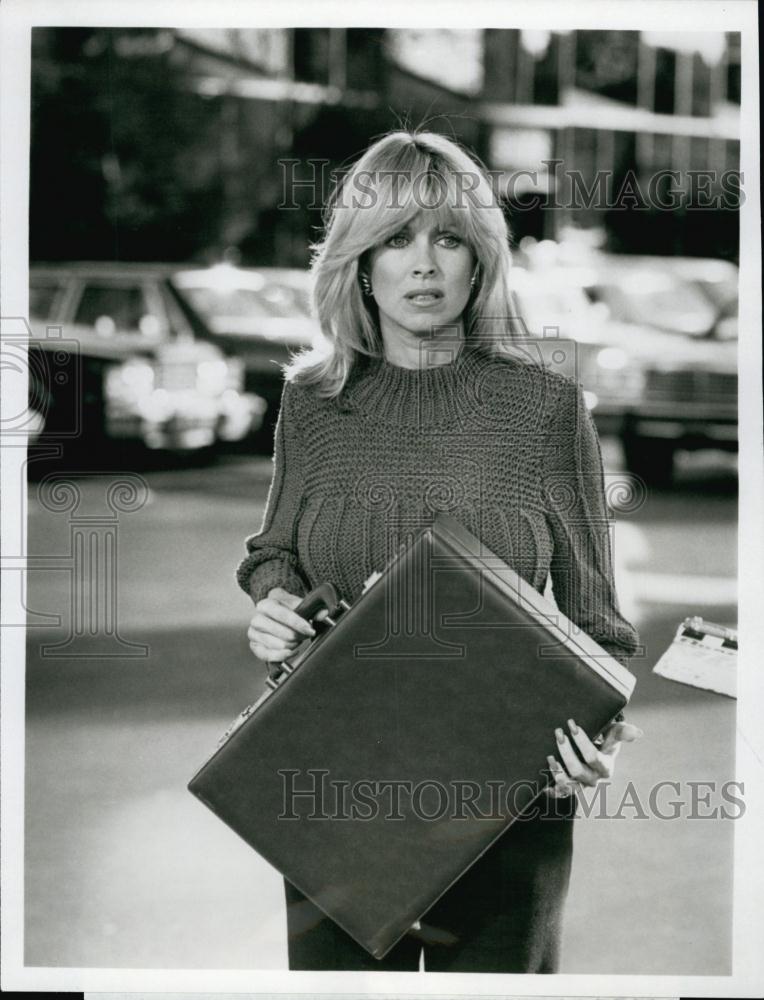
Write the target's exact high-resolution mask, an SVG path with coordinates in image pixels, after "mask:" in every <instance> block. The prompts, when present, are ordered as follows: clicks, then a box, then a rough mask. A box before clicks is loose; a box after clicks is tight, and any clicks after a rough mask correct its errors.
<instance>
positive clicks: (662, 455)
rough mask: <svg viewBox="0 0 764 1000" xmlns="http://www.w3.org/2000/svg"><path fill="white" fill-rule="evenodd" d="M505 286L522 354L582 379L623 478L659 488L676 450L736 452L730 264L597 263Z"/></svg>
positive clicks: (525, 276) (733, 272)
mask: <svg viewBox="0 0 764 1000" xmlns="http://www.w3.org/2000/svg"><path fill="white" fill-rule="evenodd" d="M716 265H719V266H718V267H717V266H716ZM512 287H513V294H514V296H515V301H516V303H517V308H518V313H519V315H520V317H521V319H522V322H523V323H524V324H525V327H526V329H527V332H528V333H529V334H531V335H532V336H533V337H535V338H537V339H535V340H531V341H530V346H529V348H527V350H529V351H532V352H535V353H536V354H537V355H538V356H539V358H538V359H539V360H541V361H542V362H543V363H545V364H552V363H553V364H555V365H556V366H557V367H558V368H559V367H562V370H565V371H566V372H567V373H568V374H572V375H574V377H576V378H578V379H580V381H581V382H582V384H583V386H584V389H585V398H586V400H587V404H588V405H589V407H590V409H591V411H592V415H593V417H594V419H595V422H596V424H597V426H598V428H599V430H600V432H601V433H603V434H615V435H617V436H618V437H619V438H620V439H621V442H622V445H623V449H624V456H625V460H626V464H627V467H628V468H629V470H630V471H632V472H634V473H635V474H637V475H639V476H640V477H642V478H643V479H644V480H645V481H646V482H648V483H651V484H655V485H658V484H663V485H666V484H668V483H669V482H670V481H671V477H672V474H673V464H674V454H675V452H676V450H677V449H678V448H686V449H695V448H704V447H716V448H723V449H725V450H735V449H736V448H737V319H736V317H737V269H736V268H735V267H734V265H732V264H728V263H727V262H725V261H691V260H685V259H679V260H677V259H675V258H670V259H668V260H667V261H664V260H663V259H661V258H631V257H615V256H614V255H605V254H597V255H595V256H594V257H591V256H590V257H587V258H586V259H585V260H583V261H582V262H581V263H580V265H579V266H575V267H569V266H565V267H554V266H551V267H550V266H547V267H545V268H544V269H540V270H538V271H534V270H532V269H524V268H515V269H514V270H513V275H512ZM558 343H561V345H562V347H563V350H562V352H561V351H560V350H559V348H558V346H557V345H558ZM560 360H562V366H561V364H560Z"/></svg>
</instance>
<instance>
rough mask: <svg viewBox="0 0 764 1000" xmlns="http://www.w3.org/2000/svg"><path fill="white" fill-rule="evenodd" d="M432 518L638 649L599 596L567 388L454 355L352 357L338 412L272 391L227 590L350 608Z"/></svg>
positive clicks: (611, 648)
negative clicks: (330, 601) (320, 594)
mask: <svg viewBox="0 0 764 1000" xmlns="http://www.w3.org/2000/svg"><path fill="white" fill-rule="evenodd" d="M440 511H446V512H448V513H450V514H452V515H453V516H454V517H456V518H457V519H458V520H460V521H461V522H462V523H463V524H464V526H465V527H466V528H467V529H468V530H469V531H471V532H472V533H473V534H475V535H476V536H477V537H478V538H481V539H482V540H483V542H484V543H485V545H486V546H487V547H488V549H490V550H491V551H493V552H494V553H495V554H496V555H497V556H499V557H501V558H502V559H503V560H504V561H505V562H506V563H507V564H508V565H510V566H511V567H512V568H513V569H514V570H515V571H516V572H517V573H519V574H520V575H521V576H522V577H524V578H525V579H526V580H527V581H528V582H529V583H531V584H532V586H534V587H535V588H536V589H537V590H539V592H541V593H543V592H544V589H545V586H546V582H547V579H548V576H549V574H550V573H551V579H552V588H553V593H554V597H555V600H556V602H557V605H558V607H559V608H560V610H561V611H562V612H563V614H565V615H566V616H567V617H568V618H570V619H571V620H572V621H573V622H574V623H575V624H576V625H578V626H579V627H580V628H581V629H583V630H584V631H585V632H587V633H588V634H589V635H590V636H591V637H592V638H593V639H595V640H596V641H597V642H599V643H600V644H601V645H602V646H603V647H604V648H605V649H606V650H607V651H608V652H609V653H611V654H612V655H613V656H615V657H616V658H617V659H619V660H620V661H621V662H622V663H625V661H626V660H627V658H628V657H629V656H630V655H632V654H633V653H634V652H635V650H636V647H637V644H638V637H637V633H636V631H635V629H634V627H633V626H632V625H631V624H630V623H629V622H628V621H627V620H626V619H625V618H624V617H623V616H622V614H621V613H620V611H619V608H618V601H617V597H616V593H615V587H614V583H613V574H612V565H611V549H610V534H609V528H610V523H611V522H610V518H609V514H608V508H607V504H606V501H605V491H604V477H603V471H602V455H601V451H600V446H599V439H598V437H597V432H596V429H595V427H594V423H593V421H592V418H591V415H590V414H589V411H588V409H587V407H586V405H585V403H584V399H583V392H582V389H581V386H580V384H579V383H577V382H575V381H574V380H572V379H570V378H568V377H566V376H563V375H560V374H557V373H555V372H552V371H549V370H547V369H545V368H543V367H541V366H536V365H531V364H526V363H523V362H520V361H518V360H515V359H512V358H509V357H501V358H497V357H495V356H492V355H489V354H488V353H487V352H486V351H484V350H483V349H481V348H478V347H475V346H473V345H466V346H465V347H464V348H463V350H462V351H461V352H460V354H459V355H458V357H457V358H456V360H454V361H452V362H451V363H449V364H446V365H440V366H437V367H431V368H423V369H407V368H402V367H399V366H397V365H394V364H391V363H390V362H388V361H387V360H385V359H381V358H376V359H368V358H364V359H361V360H360V361H359V362H358V364H357V365H356V366H355V368H354V370H353V372H352V373H351V377H350V379H349V380H348V383H347V384H346V386H345V389H344V390H343V393H342V394H341V396H340V398H339V399H338V400H331V401H327V400H322V399H320V398H319V397H318V395H317V394H316V393H315V391H314V390H312V389H310V388H309V387H304V386H300V385H296V384H291V383H288V384H286V385H285V387H284V393H283V397H282V407H281V414H280V416H279V420H278V424H277V428H276V436H275V448H274V472H273V480H272V483H271V489H270V492H269V495H268V501H267V505H266V511H265V516H264V518H263V524H262V527H261V530H260V531H259V532H258V533H257V534H254V535H251V536H250V537H249V538H248V539H247V540H246V546H247V551H248V555H247V556H246V558H245V559H244V560H243V561H242V563H241V564H240V566H239V569H238V573H237V576H238V581H239V584H240V586H241V587H242V588H243V589H244V590H245V591H246V592H247V593H248V594H250V595H251V597H252V599H253V600H254V601H258V600H259V599H261V598H262V597H265V596H266V595H267V593H268V591H269V590H271V589H272V588H273V587H283V588H284V589H285V590H288V591H289V592H290V593H293V594H298V595H301V596H302V595H303V594H305V593H307V591H308V590H309V589H311V588H312V587H314V586H316V585H317V584H318V583H321V582H323V581H329V582H331V583H333V584H334V585H335V587H336V588H337V590H338V592H339V593H340V595H341V596H342V597H344V598H345V599H346V600H347V601H349V602H351V603H352V602H353V601H355V600H356V599H357V598H358V597H359V596H360V594H361V591H362V588H363V583H364V581H365V580H366V578H367V577H368V576H369V575H370V574H371V573H372V572H373V571H374V570H381V569H382V568H383V567H384V566H385V565H386V564H387V562H388V561H389V560H390V558H391V557H392V556H393V555H394V554H395V552H396V551H397V549H398V547H399V546H400V544H402V542H404V541H405V540H406V538H407V537H408V536H409V535H410V534H412V533H414V532H416V531H417V530H418V529H420V528H421V527H423V526H425V525H427V524H430V523H432V521H433V519H434V518H435V516H436V514H437V513H438V512H440Z"/></svg>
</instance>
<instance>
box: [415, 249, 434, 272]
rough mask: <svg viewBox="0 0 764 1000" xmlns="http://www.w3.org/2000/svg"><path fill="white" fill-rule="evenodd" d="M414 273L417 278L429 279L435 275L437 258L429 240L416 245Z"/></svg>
mask: <svg viewBox="0 0 764 1000" xmlns="http://www.w3.org/2000/svg"><path fill="white" fill-rule="evenodd" d="M412 273H413V274H414V276H415V277H417V278H428V277H430V276H431V275H433V274H434V273H435V258H434V256H433V252H432V245H431V243H430V241H429V240H423V241H421V242H419V243H417V244H416V256H415V258H414V266H413V268H412Z"/></svg>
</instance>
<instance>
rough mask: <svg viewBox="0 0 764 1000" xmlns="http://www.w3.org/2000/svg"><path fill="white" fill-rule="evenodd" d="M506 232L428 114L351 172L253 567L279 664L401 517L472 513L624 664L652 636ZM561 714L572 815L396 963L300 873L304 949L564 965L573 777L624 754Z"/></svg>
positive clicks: (465, 519) (247, 580) (285, 407)
mask: <svg viewBox="0 0 764 1000" xmlns="http://www.w3.org/2000/svg"><path fill="white" fill-rule="evenodd" d="M509 267H510V255H509V237H508V232H507V226H506V222H505V219H504V215H503V212H502V210H501V208H500V206H499V205H498V203H497V201H496V199H495V197H494V195H493V192H492V189H491V186H490V184H489V181H488V179H487V177H486V174H485V172H484V171H483V169H482V168H481V166H479V165H478V163H477V162H475V161H474V160H473V159H472V158H471V157H470V156H468V155H467V154H466V153H465V152H464V151H463V150H462V149H461V148H460V147H459V146H457V145H456V144H455V143H453V142H451V141H450V140H448V139H446V138H443V137H442V136H439V135H435V134H432V133H428V132H419V133H417V132H395V133H392V134H389V135H387V136H385V137H384V138H383V139H381V140H379V141H378V142H376V143H375V144H374V145H373V146H371V147H370V148H369V149H368V150H367V152H366V153H365V154H364V155H363V156H362V157H361V159H360V160H359V161H358V162H357V163H356V164H355V166H354V167H353V168H352V169H351V170H350V171H349V173H348V174H347V175H346V176H345V178H344V181H343V182H342V183H341V184H340V185H339V186H338V188H337V190H336V192H335V195H334V198H333V200H332V202H331V204H330V206H329V210H328V215H327V224H326V234H325V239H324V241H323V242H322V243H321V244H320V245H318V246H317V247H316V257H315V261H314V272H315V301H316V306H317V311H318V316H319V319H320V322H321V328H322V331H323V333H324V336H325V338H326V341H327V346H325V347H324V348H323V349H317V350H315V351H312V352H308V353H306V354H305V355H303V356H301V357H298V358H297V359H296V360H295V361H294V362H293V364H292V365H291V367H290V368H289V369H288V370H287V377H286V383H285V387H284V392H283V397H282V407H281V413H280V417H279V421H278V426H277V429H276V437H275V455H274V473H273V481H272V483H271V489H270V493H269V496H268V502H267V507H266V512H265V516H264V520H263V525H262V528H261V530H260V531H259V532H258V533H257V534H255V535H253V536H251V537H250V538H248V539H247V548H248V555H247V557H246V558H245V559H244V561H243V562H242V563H241V565H240V567H239V571H238V579H239V583H240V585H241V586H242V588H243V589H244V590H245V591H246V592H247V593H248V594H249V595H250V596H251V598H252V600H253V601H254V603H255V613H254V615H253V617H252V621H251V625H250V627H249V632H248V637H249V641H250V646H251V649H252V652H253V653H254V654H255V656H257V657H258V658H259V659H261V660H263V661H265V662H266V663H267V664H269V665H271V667H272V669H273V668H276V669H277V665H278V663H279V662H280V661H281V660H283V659H284V658H285V657H287V656H288V655H289V654H290V653H291V652H292V651H293V650H294V649H295V647H296V646H297V645H298V643H299V642H301V641H303V640H304V637H305V636H306V635H313V634H314V633H313V629H312V628H311V626H310V625H309V624H308V623H306V622H305V621H303V620H302V619H301V618H300V617H299V616H297V615H296V614H295V613H294V608H295V607H296V606H297V605H298V604H299V603H300V600H301V597H302V596H304V594H305V593H307V591H308V590H309V589H311V588H312V587H313V586H315V585H316V584H318V583H320V582H323V581H330V582H332V583H333V584H334V585H335V587H337V589H338V591H339V592H340V595H341V596H342V597H344V598H345V599H346V600H348V601H349V602H353V601H354V600H356V599H357V598H358V597H359V595H360V593H361V591H362V588H363V584H364V581H365V580H366V578H367V577H368V576H369V575H370V574H371V573H372V572H373V571H374V570H378V569H381V568H382V567H384V566H385V565H386V563H387V562H388V561H389V559H390V558H391V556H392V555H393V554H394V552H395V551H396V549H397V548H398V545H399V544H400V540H401V537H402V533H403V532H410V531H411V530H412V529H416V528H419V527H422V526H424V525H426V524H428V523H431V522H432V520H433V519H434V517H435V515H436V513H438V511H442V510H445V511H448V512H449V513H451V514H453V515H454V516H455V517H456V518H457V519H459V520H460V521H461V522H462V523H463V524H464V525H465V527H467V528H468V529H469V530H470V531H472V532H473V534H475V535H477V536H478V537H480V538H481V539H482V540H483V541H484V542H485V544H486V545H487V547H488V548H489V549H490V550H491V551H493V552H495V553H496V554H497V555H498V556H500V557H501V558H503V559H504V560H505V561H506V562H507V563H508V564H509V565H511V566H512V567H513V568H514V569H515V570H516V571H517V572H518V573H520V574H521V575H522V576H523V577H524V578H525V579H527V580H528V581H529V582H531V583H532V585H533V586H535V587H536V588H537V589H538V590H539V591H540V592H543V591H544V588H545V585H546V581H547V578H548V576H549V575H550V574H551V579H552V584H553V590H554V595H555V598H556V601H557V604H558V606H559V607H560V609H561V610H562V611H563V613H564V614H565V615H567V616H568V618H570V619H571V620H572V621H573V622H574V623H575V624H576V625H578V626H579V627H580V628H582V629H584V630H585V631H586V632H588V633H589V634H590V635H591V636H592V637H593V638H594V639H596V640H597V641H598V642H599V643H600V644H601V645H602V646H603V647H604V648H605V649H606V650H607V651H608V652H610V653H612V654H613V655H614V656H616V657H617V658H618V659H619V660H621V661H622V662H624V661H625V659H626V658H627V657H628V656H629V655H631V654H633V652H634V651H635V649H636V646H637V635H636V633H635V630H634V628H633V627H632V626H631V625H630V624H629V622H627V621H626V620H625V619H624V618H623V617H622V615H621V614H620V612H619V609H618V603H617V598H616V594H615V590H614V585H613V578H612V569H611V559H610V546H609V534H608V520H607V515H606V506H605V501H604V490H603V473H602V459H601V454H600V450H599V442H598V438H597V434H596V431H595V429H594V425H593V423H592V420H591V417H590V416H589V413H588V411H587V408H586V406H585V405H584V402H583V396H582V391H581V388H580V386H579V385H578V383H576V382H575V381H574V380H573V379H571V378H569V377H567V376H565V375H562V374H560V373H557V372H553V371H551V370H549V369H548V368H547V367H544V366H542V365H538V364H533V363H528V361H527V359H523V358H522V357H519V356H518V355H519V353H520V352H519V351H518V342H517V341H516V340H515V339H513V335H512V329H511V323H510V319H509V317H510V316H511V306H510V301H509V293H508V272H509ZM639 735H641V733H640V731H639V730H638V729H636V727H634V726H630V725H628V724H627V723H625V722H623V721H619V722H616V723H614V724H612V725H611V726H610V727H609V729H608V730H607V732H606V733H605V734H604V740H603V742H602V743H601V744H600V745H594V744H593V743H592V742H591V740H590V739H589V737H588V736H587V734H585V733H584V732H583V731H581V730H579V729H578V728H577V727H576V726H575V720H567V721H564V720H561V726H560V727H559V728H558V729H557V730H556V738H557V745H558V750H559V754H558V757H559V759H555V758H550V759H549V766H550V769H551V771H552V773H553V775H554V785H553V786H552V790H551V794H550V799H549V801H550V803H552V804H553V805H554V809H553V810H552V812H553V816H552V817H551V818H550V817H549V816H548V815H547V816H545V817H541V818H539V819H534V820H530V821H527V822H521V823H516V824H514V825H513V827H511V828H510V830H509V831H507V833H506V834H505V835H504V836H503V837H501V838H499V840H498V841H497V842H496V843H495V844H494V845H493V846H492V847H491V848H490V849H489V850H488V851H487V852H486V853H485V854H484V855H483V856H482V857H481V858H480V859H479V860H478V861H477V862H476V863H475V864H474V865H473V866H472V868H470V869H469V871H468V872H467V873H466V874H465V875H464V876H463V877H462V878H461V879H460V880H459V881H458V882H457V883H456V884H455V885H454V886H453V887H452V888H451V889H450V890H449V891H448V892H447V893H445V895H444V896H443V897H441V899H440V900H439V901H438V902H437V903H436V904H435V906H433V907H432V908H431V910H430V911H429V912H428V913H427V914H425V915H424V916H423V917H422V920H421V926H420V927H418V928H416V929H412V931H411V932H410V933H409V934H408V935H407V936H406V937H404V938H403V939H402V941H400V942H399V943H398V944H397V945H396V946H395V947H394V948H393V949H392V950H391V951H390V952H389V953H388V955H387V956H386V958H385V959H384V960H383V961H381V962H380V961H376V960H375V959H373V958H371V957H370V956H369V955H368V954H367V953H366V952H365V951H364V949H362V948H361V947H360V946H359V945H358V944H356V943H355V942H354V941H353V940H352V939H351V938H350V937H349V936H348V935H347V934H345V932H344V931H342V930H341V929H340V928H339V927H337V925H336V924H334V923H333V922H332V921H331V920H329V919H328V918H327V917H325V916H324V915H323V914H322V912H321V911H320V910H318V909H317V908H316V907H315V906H314V905H313V904H312V903H311V902H310V901H309V900H307V899H306V898H305V897H304V896H302V895H301V894H300V893H299V892H298V891H297V890H296V889H295V888H294V887H293V886H291V885H290V884H289V883H285V887H286V896H287V921H288V933H289V963H290V968H291V969H375V970H376V969H388V970H406V969H409V970H416V969H417V968H418V967H419V957H420V951H421V949H422V948H424V953H425V967H426V969H427V970H441V971H445V970H450V971H485V972H489V971H490V972H554V971H556V969H557V967H558V956H559V937H560V922H561V914H562V906H563V902H564V899H565V895H566V892H567V886H568V879H569V873H570V862H571V849H572V828H573V824H572V818H573V816H574V813H575V796H572V795H571V791H572V788H573V786H574V784H575V783H576V782H580V783H583V784H587V785H590V784H594V783H596V782H597V781H598V780H601V779H602V778H606V777H608V776H609V775H610V773H611V771H612V766H613V761H614V758H615V756H616V754H617V752H618V749H619V747H620V744H621V742H622V741H625V740H626V741H629V740H633V739H635V738H636V737H637V736H639Z"/></svg>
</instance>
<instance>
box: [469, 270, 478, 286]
mask: <svg viewBox="0 0 764 1000" xmlns="http://www.w3.org/2000/svg"><path fill="white" fill-rule="evenodd" d="M477 276H478V269H477V268H475V270H474V271H473V272H472V277H471V278H470V288H474V287H475V285H476V284H477Z"/></svg>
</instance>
